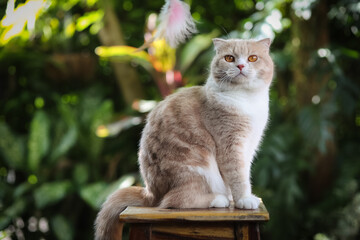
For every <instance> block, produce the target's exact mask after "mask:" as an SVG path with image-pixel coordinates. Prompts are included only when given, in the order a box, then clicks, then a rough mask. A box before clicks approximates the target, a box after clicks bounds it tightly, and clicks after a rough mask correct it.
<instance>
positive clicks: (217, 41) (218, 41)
mask: <svg viewBox="0 0 360 240" xmlns="http://www.w3.org/2000/svg"><path fill="white" fill-rule="evenodd" d="M212 41H213V43H214V48H215V51H217V50H218V49H219V47H220V46H222V45H223V44H225V43H226V40H225V39H221V38H213V40H212Z"/></svg>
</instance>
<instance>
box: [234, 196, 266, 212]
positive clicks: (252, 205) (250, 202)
mask: <svg viewBox="0 0 360 240" xmlns="http://www.w3.org/2000/svg"><path fill="white" fill-rule="evenodd" d="M259 205H260V198H258V197H257V196H255V195H251V196H248V197H243V198H240V199H239V200H238V201H237V202H236V204H235V207H237V208H241V209H257V208H258V207H259Z"/></svg>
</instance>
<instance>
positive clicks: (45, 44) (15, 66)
mask: <svg viewBox="0 0 360 240" xmlns="http://www.w3.org/2000/svg"><path fill="white" fill-rule="evenodd" d="M186 2H187V3H189V4H190V5H191V11H192V14H193V17H194V18H195V19H196V20H197V21H198V24H197V25H198V29H199V34H197V35H195V36H194V37H193V38H192V39H190V40H188V41H187V42H186V43H185V44H183V45H181V46H180V47H179V49H177V50H176V51H175V50H174V49H171V48H169V47H168V46H167V45H166V44H165V43H164V42H163V41H158V42H155V43H154V44H153V45H152V46H151V47H150V48H149V49H148V50H147V51H143V52H138V53H134V52H133V49H134V48H135V47H139V46H141V45H142V44H143V42H144V34H145V36H146V35H149V34H152V33H153V31H154V29H153V27H151V21H150V20H151V18H154V17H156V16H155V15H154V13H158V12H159V10H160V8H161V6H162V5H163V4H164V1H160V0H153V1H146V2H144V1H141V0H133V1H130V0H119V1H106V0H102V1H101V0H69V1H60V0H56V1H54V0H53V1H48V0H37V1H35V0H27V1H20V0H18V1H15V0H9V1H0V18H1V19H2V20H1V22H0V136H1V137H0V239H60V240H62V239H64V240H65V239H91V238H93V222H94V219H95V216H96V213H97V211H98V210H99V207H100V205H101V203H102V202H103V201H104V200H105V198H106V196H107V195H108V194H109V193H111V192H112V191H114V190H115V189H117V188H119V187H126V186H130V185H134V184H137V185H140V184H141V179H140V177H139V174H138V170H137V150H138V142H139V138H140V134H141V130H142V127H143V124H144V123H143V122H144V121H143V120H144V118H145V116H146V113H147V112H148V111H149V110H150V109H151V108H152V107H153V106H154V104H155V102H154V101H153V100H155V101H159V100H161V99H162V98H163V97H165V96H166V95H168V94H170V93H171V92H173V91H174V90H175V89H177V88H178V87H181V86H192V85H199V84H203V83H204V80H205V79H206V76H207V72H208V67H209V62H210V60H211V57H212V55H213V50H212V45H211V39H212V38H214V37H225V38H230V37H239V38H252V37H256V38H261V37H270V38H271V39H273V44H272V49H271V52H272V57H273V59H274V62H275V64H276V75H275V79H274V83H273V86H272V90H271V103H270V108H271V109H270V110H271V119H270V122H269V127H268V130H267V134H266V136H265V138H264V140H263V144H262V147H261V149H260V150H259V153H258V156H257V158H256V160H255V164H254V167H253V172H252V176H253V177H252V178H253V185H254V191H255V193H256V194H258V195H259V196H261V197H262V198H263V201H264V202H265V204H266V206H267V208H268V210H269V212H270V217H271V220H270V221H269V222H268V223H266V224H264V226H263V227H262V237H263V239H277V240H281V239H284V240H285V239H286V240H288V239H315V240H323V239H341V240H342V239H359V238H360V186H359V184H360V161H359V160H360V159H359V156H360V147H359V146H360V81H359V76H360V68H359V64H360V46H359V40H360V32H359V28H360V21H359V18H360V4H359V3H358V1H355V0H339V1H335V0H327V1H326V0H307V1H301V0H274V1H269V0H246V1H244V0H241V1H240V0H234V1H227V2H226V4H224V2H222V1H215V0H208V1H206V3H205V2H204V1H200V0H186ZM111 16H115V18H111ZM109 26H116V28H115V30H116V31H114V29H112V30H111V29H107V27H109ZM109 38H110V40H109ZM119 45H126V46H119ZM124 64H125V65H124ZM124 66H125V67H124ZM119 69H121V71H119ZM130 70H135V71H134V72H131V71H130ZM135 82H138V83H139V85H136V84H135ZM135 86H136V88H141V91H142V92H143V95H141V94H139V93H136V94H133V95H131V94H130V95H127V94H128V93H132V92H135V91H136V90H137V89H134V88H135ZM138 96H142V97H141V99H139V97H138Z"/></svg>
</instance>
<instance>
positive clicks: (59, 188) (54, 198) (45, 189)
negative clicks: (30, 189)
mask: <svg viewBox="0 0 360 240" xmlns="http://www.w3.org/2000/svg"><path fill="white" fill-rule="evenodd" d="M70 188H71V183H70V182H69V181H62V182H53V183H45V184H43V185H42V186H40V187H39V188H38V189H36V190H35V192H34V198H35V204H36V206H37V207H38V208H40V209H41V208H44V207H46V206H48V205H51V204H54V203H56V202H59V201H60V200H62V199H63V198H64V197H65V196H66V194H67V193H68V192H69V190H70Z"/></svg>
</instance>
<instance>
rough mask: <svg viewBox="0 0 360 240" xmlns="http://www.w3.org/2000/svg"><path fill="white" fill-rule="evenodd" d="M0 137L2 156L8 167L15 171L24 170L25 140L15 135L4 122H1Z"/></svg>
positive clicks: (0, 152) (0, 153)
mask: <svg viewBox="0 0 360 240" xmlns="http://www.w3.org/2000/svg"><path fill="white" fill-rule="evenodd" d="M0 136H1V137H0V155H2V156H3V157H4V159H5V161H6V163H7V164H8V166H10V167H12V168H15V169H21V168H24V160H23V159H24V153H25V140H24V138H22V137H19V136H16V135H14V134H13V133H12V132H11V130H10V129H9V127H8V126H7V125H6V124H5V123H4V122H0Z"/></svg>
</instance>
